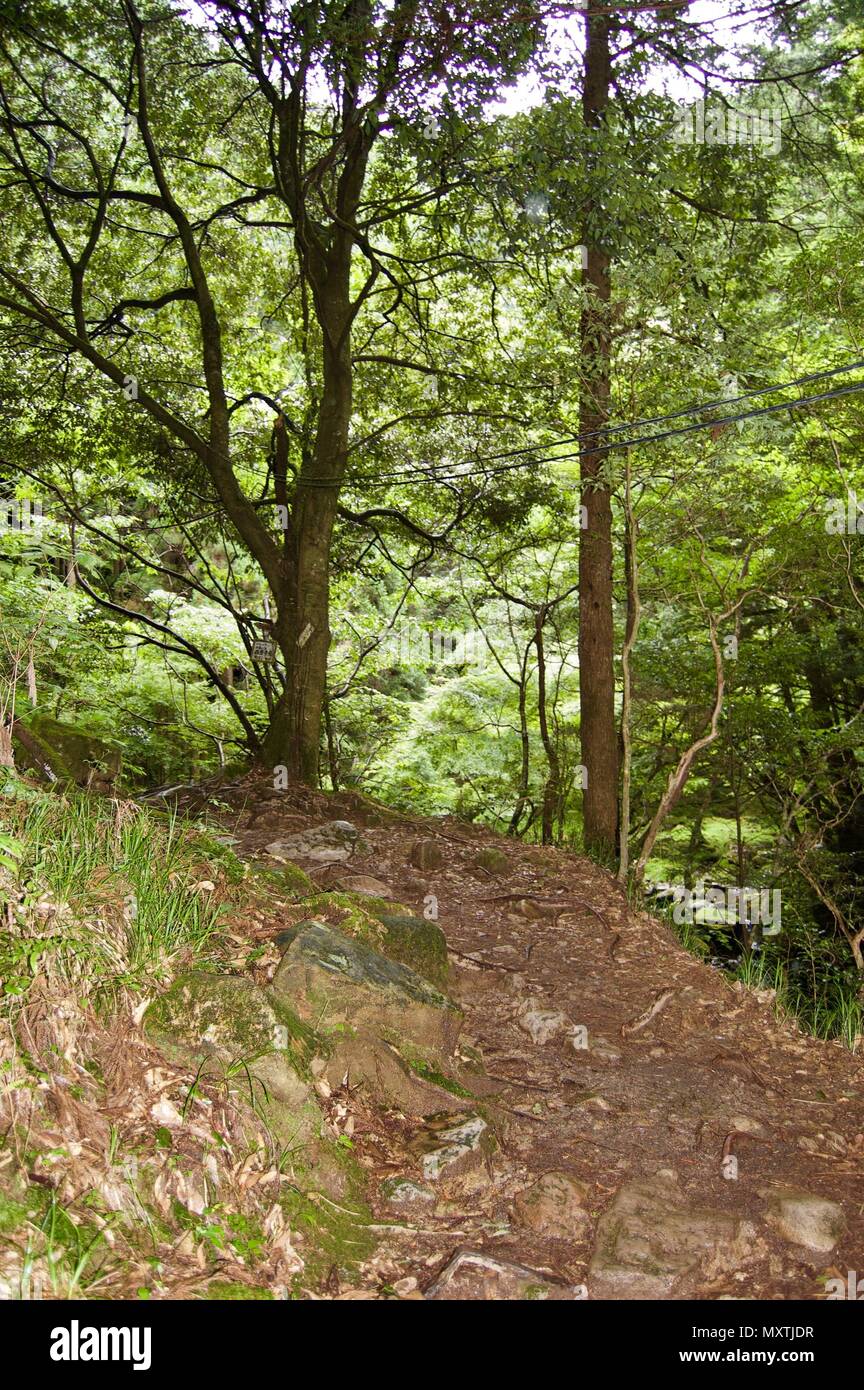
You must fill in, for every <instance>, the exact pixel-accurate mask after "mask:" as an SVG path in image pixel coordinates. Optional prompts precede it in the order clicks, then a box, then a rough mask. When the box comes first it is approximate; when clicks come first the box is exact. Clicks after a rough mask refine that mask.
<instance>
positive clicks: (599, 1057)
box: [577, 1034, 621, 1062]
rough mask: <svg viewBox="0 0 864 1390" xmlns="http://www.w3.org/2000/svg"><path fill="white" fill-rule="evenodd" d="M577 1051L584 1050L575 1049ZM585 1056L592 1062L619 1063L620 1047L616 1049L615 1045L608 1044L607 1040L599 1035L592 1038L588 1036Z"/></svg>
mask: <svg viewBox="0 0 864 1390" xmlns="http://www.w3.org/2000/svg"><path fill="white" fill-rule="evenodd" d="M577 1051H586V1049H584V1048H583V1049H579V1048H577ZM587 1055H588V1057H589V1058H590V1059H591V1060H592V1061H597V1062H620V1061H621V1049H620V1047H616V1046H615V1044H614V1043H613V1042H610V1041H609V1039H608V1038H603V1037H600V1035H599V1034H598V1035H597V1037H592V1036H591V1035H590V1034H589V1036H588V1047H587Z"/></svg>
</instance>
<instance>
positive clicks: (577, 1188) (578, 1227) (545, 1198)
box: [513, 1172, 589, 1240]
mask: <svg viewBox="0 0 864 1390" xmlns="http://www.w3.org/2000/svg"><path fill="white" fill-rule="evenodd" d="M588 1191H589V1189H588V1186H587V1184H586V1183H584V1182H580V1181H579V1179H578V1178H573V1177H571V1176H570V1174H569V1173H556V1172H552V1173H544V1174H543V1177H542V1178H539V1179H538V1181H537V1182H535V1183H533V1184H532V1186H531V1187H526V1188H525V1189H524V1191H522V1192H520V1193H519V1196H518V1197H517V1198H516V1201H515V1202H514V1204H513V1217H514V1220H515V1221H516V1222H518V1224H519V1225H520V1226H526V1227H528V1228H529V1229H530V1230H532V1231H536V1232H537V1233H538V1235H541V1236H549V1237H551V1238H553V1239H555V1240H578V1239H579V1237H580V1236H581V1235H583V1234H584V1231H585V1228H586V1227H587V1225H588V1213H587V1212H586V1211H585V1208H584V1203H585V1198H586V1196H587V1195H588Z"/></svg>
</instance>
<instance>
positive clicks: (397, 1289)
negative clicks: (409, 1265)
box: [393, 1274, 417, 1298]
mask: <svg viewBox="0 0 864 1390" xmlns="http://www.w3.org/2000/svg"><path fill="white" fill-rule="evenodd" d="M416 1288H417V1280H416V1279H415V1278H414V1275H413V1274H408V1275H406V1276H405V1278H404V1279H397V1280H396V1283H395V1284H394V1285H393V1292H394V1293H398V1295H399V1297H400V1298H404V1297H405V1296H406V1294H409V1293H413V1292H414V1290H415V1289H416Z"/></svg>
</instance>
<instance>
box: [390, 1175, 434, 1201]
mask: <svg viewBox="0 0 864 1390" xmlns="http://www.w3.org/2000/svg"><path fill="white" fill-rule="evenodd" d="M381 1197H382V1199H383V1200H384V1201H385V1202H388V1203H389V1204H390V1205H391V1206H394V1207H413V1206H424V1207H425V1206H431V1205H432V1204H433V1203H434V1202H435V1193H434V1192H432V1191H430V1189H429V1188H428V1187H423V1186H422V1185H421V1184H420V1183H419V1182H412V1181H411V1179H410V1178H386V1179H385V1181H384V1182H383V1183H382V1184H381Z"/></svg>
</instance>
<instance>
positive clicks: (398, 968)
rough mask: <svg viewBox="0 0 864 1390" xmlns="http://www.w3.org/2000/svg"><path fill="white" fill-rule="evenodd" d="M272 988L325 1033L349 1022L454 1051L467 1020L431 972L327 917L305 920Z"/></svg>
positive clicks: (442, 1050)
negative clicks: (393, 956) (339, 928)
mask: <svg viewBox="0 0 864 1390" xmlns="http://www.w3.org/2000/svg"><path fill="white" fill-rule="evenodd" d="M273 993H274V995H275V997H276V998H278V999H280V1000H282V1001H283V1002H284V1003H285V1004H286V1005H287V1006H288V1007H290V1008H292V1009H296V1010H297V1012H298V1013H299V1014H300V1016H301V1018H314V1019H315V1020H316V1027H319V1028H320V1029H323V1030H325V1031H329V1030H332V1029H333V1028H334V1027H337V1026H338V1025H344V1024H348V1025H350V1026H351V1027H352V1028H355V1029H361V1028H365V1029H367V1030H369V1031H370V1032H373V1033H377V1034H378V1035H379V1036H381V1037H384V1038H388V1039H391V1040H392V1041H394V1042H396V1043H397V1044H398V1043H400V1042H403V1041H405V1042H408V1043H409V1044H411V1045H413V1046H414V1047H415V1048H419V1049H421V1050H431V1051H432V1052H438V1053H445V1054H447V1053H450V1052H451V1051H452V1050H453V1047H454V1045H455V1042H456V1038H457V1037H458V1034H459V1027H460V1024H461V1021H462V1015H461V1012H460V1010H459V1009H458V1008H457V1007H456V1005H455V1004H454V1003H453V1001H452V1000H451V999H449V998H448V997H447V996H446V995H445V994H443V993H442V992H441V991H440V990H439V989H437V988H436V987H435V986H434V985H433V984H432V983H431V982H430V981H429V980H427V979H425V978H424V976H422V975H419V974H418V973H417V972H416V971H414V970H411V969H410V968H409V967H408V966H407V965H403V964H402V963H401V962H400V961H394V960H390V959H389V958H388V957H387V956H385V955H383V954H382V953H381V952H380V951H375V950H372V949H371V948H370V947H369V946H367V945H365V944H364V943H363V942H360V941H356V940H353V939H352V938H351V937H349V936H346V935H345V934H344V933H343V932H340V931H336V930H335V929H334V928H332V927H328V926H326V925H325V924H324V923H322V922H314V921H310V922H304V923H301V925H300V927H299V928H298V931H297V934H296V936H295V937H294V940H293V941H292V942H291V944H290V946H289V947H288V950H287V951H286V952H285V955H284V956H283V957H282V961H281V963H280V965H279V968H278V970H277V971H276V974H275V976H274V979H273Z"/></svg>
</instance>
